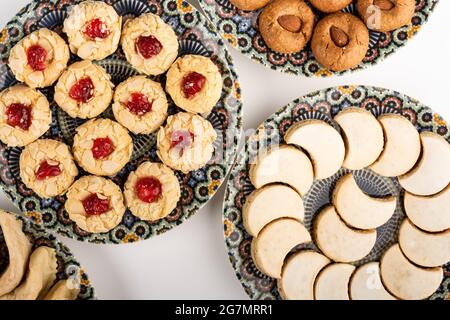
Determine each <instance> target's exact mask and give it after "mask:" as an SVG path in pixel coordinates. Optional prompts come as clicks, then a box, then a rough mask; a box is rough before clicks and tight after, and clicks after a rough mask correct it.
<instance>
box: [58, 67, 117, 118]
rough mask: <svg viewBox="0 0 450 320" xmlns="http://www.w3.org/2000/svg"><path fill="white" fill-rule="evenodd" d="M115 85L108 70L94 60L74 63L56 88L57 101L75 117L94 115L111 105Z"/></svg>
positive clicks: (92, 116) (90, 116)
mask: <svg viewBox="0 0 450 320" xmlns="http://www.w3.org/2000/svg"><path fill="white" fill-rule="evenodd" d="M113 88H114V85H113V84H112V82H111V77H110V75H109V74H108V73H106V71H105V70H104V69H103V68H102V67H100V66H98V65H95V64H93V63H92V62H90V61H88V60H85V61H80V62H75V63H74V64H72V65H70V66H69V68H67V70H66V71H65V72H64V73H63V75H62V76H61V78H60V79H59V81H58V83H57V84H56V87H55V102H56V103H57V104H58V105H59V106H60V107H61V109H63V110H64V111H65V112H67V113H68V114H69V116H71V117H72V118H82V119H87V118H94V117H96V116H98V115H99V114H100V113H102V112H103V111H105V110H106V108H108V106H109V104H110V103H111V100H112V98H113Z"/></svg>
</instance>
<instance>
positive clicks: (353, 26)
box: [311, 12, 369, 71]
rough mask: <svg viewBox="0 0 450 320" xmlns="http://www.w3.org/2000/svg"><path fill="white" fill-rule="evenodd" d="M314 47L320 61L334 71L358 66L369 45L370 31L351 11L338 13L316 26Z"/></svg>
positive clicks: (315, 54) (327, 17) (312, 46)
mask: <svg viewBox="0 0 450 320" xmlns="http://www.w3.org/2000/svg"><path fill="white" fill-rule="evenodd" d="M311 48H312V51H313V53H314V56H315V57H316V59H317V61H319V62H320V63H321V64H322V65H323V66H325V67H326V68H328V69H330V70H333V71H343V70H347V69H351V68H354V67H356V66H357V65H358V64H359V63H360V62H361V61H362V60H363V59H364V57H365V56H366V53H367V50H368V48H369V30H368V29H367V27H366V26H365V25H364V23H363V22H362V21H361V20H360V19H358V18H357V17H355V16H353V15H351V14H349V13H341V12H339V13H334V14H331V15H329V16H326V17H325V18H323V19H322V20H321V21H320V22H319V23H318V24H317V26H316V29H315V30H314V35H313V37H312V42H311Z"/></svg>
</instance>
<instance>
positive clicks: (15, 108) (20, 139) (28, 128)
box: [0, 84, 52, 147]
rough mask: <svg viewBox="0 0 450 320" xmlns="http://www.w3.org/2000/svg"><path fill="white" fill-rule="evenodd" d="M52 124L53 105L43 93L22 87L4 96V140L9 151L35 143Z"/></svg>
mask: <svg viewBox="0 0 450 320" xmlns="http://www.w3.org/2000/svg"><path fill="white" fill-rule="evenodd" d="M51 122H52V114H51V111H50V105H49V102H48V100H47V98H46V97H45V96H44V95H43V94H42V93H40V92H39V91H36V90H34V89H31V88H30V87H28V86H25V85H21V84H18V85H15V86H12V87H10V88H8V89H6V90H4V91H2V92H1V93H0V140H1V141H2V142H3V143H5V144H6V145H7V146H8V147H22V146H25V145H27V144H29V143H31V142H33V141H35V140H36V139H38V138H39V137H40V136H42V135H43V134H44V133H45V132H46V131H47V130H48V129H49V128H50V123H51Z"/></svg>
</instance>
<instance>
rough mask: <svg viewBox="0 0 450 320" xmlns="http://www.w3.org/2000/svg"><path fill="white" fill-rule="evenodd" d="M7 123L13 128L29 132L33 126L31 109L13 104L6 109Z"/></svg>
mask: <svg viewBox="0 0 450 320" xmlns="http://www.w3.org/2000/svg"><path fill="white" fill-rule="evenodd" d="M6 118H7V119H6V122H7V123H8V125H10V126H11V127H19V128H20V129H22V130H28V128H30V126H31V120H32V119H31V107H30V106H27V105H24V104H22V103H13V104H10V105H9V106H8V107H7V108H6Z"/></svg>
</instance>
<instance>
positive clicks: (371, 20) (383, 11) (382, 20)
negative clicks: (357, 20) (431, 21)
mask: <svg viewBox="0 0 450 320" xmlns="http://www.w3.org/2000/svg"><path fill="white" fill-rule="evenodd" d="M356 9H357V10H358V12H359V14H360V16H361V17H362V18H363V20H364V22H365V23H366V25H367V27H368V28H369V29H371V30H375V31H380V32H388V31H393V30H395V29H398V28H400V27H402V26H404V25H407V24H409V23H410V22H411V19H412V17H413V15H414V11H415V9H416V1H415V0H358V2H357V3H356Z"/></svg>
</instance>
